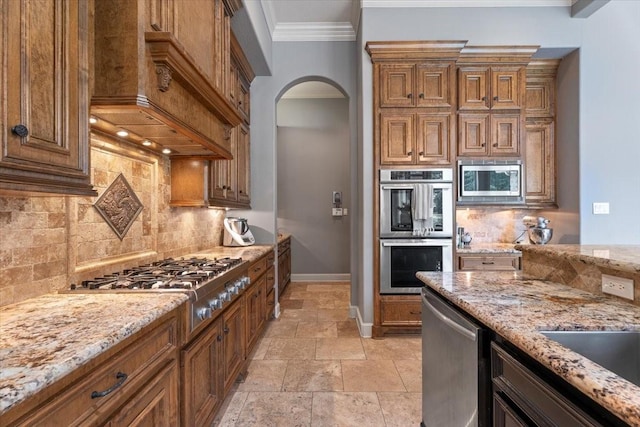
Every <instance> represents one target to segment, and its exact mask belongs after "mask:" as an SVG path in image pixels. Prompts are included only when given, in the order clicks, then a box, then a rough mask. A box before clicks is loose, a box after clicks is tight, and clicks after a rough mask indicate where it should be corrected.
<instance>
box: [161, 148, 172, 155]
mask: <svg viewBox="0 0 640 427" xmlns="http://www.w3.org/2000/svg"><path fill="white" fill-rule="evenodd" d="M162 152H163V153H164V154H169V153H171V150H169V149H168V148H163V149H162Z"/></svg>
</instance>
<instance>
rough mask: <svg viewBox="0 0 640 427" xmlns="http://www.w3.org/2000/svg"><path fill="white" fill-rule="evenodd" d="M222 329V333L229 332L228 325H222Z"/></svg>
mask: <svg viewBox="0 0 640 427" xmlns="http://www.w3.org/2000/svg"><path fill="white" fill-rule="evenodd" d="M223 331H224V333H225V334H228V333H229V327H228V326H225V327H224V329H223Z"/></svg>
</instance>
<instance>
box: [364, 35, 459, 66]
mask: <svg viewBox="0 0 640 427" xmlns="http://www.w3.org/2000/svg"><path fill="white" fill-rule="evenodd" d="M466 43H467V41H466V40H435V41H372V42H367V44H366V46H365V50H366V51H367V53H368V54H369V56H370V57H371V61H373V62H376V61H385V60H393V61H397V60H424V59H435V60H440V61H446V60H456V59H457V58H458V57H459V56H460V51H461V50H462V48H463V47H464V46H465V45H466Z"/></svg>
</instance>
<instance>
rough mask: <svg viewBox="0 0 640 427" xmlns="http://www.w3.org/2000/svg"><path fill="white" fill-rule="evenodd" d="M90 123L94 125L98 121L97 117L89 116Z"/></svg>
mask: <svg viewBox="0 0 640 427" xmlns="http://www.w3.org/2000/svg"><path fill="white" fill-rule="evenodd" d="M89 123H91V124H92V125H94V124H96V123H98V119H96V118H95V117H89Z"/></svg>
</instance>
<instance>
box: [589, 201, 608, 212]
mask: <svg viewBox="0 0 640 427" xmlns="http://www.w3.org/2000/svg"><path fill="white" fill-rule="evenodd" d="M593 214H594V215H609V202H594V203H593Z"/></svg>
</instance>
